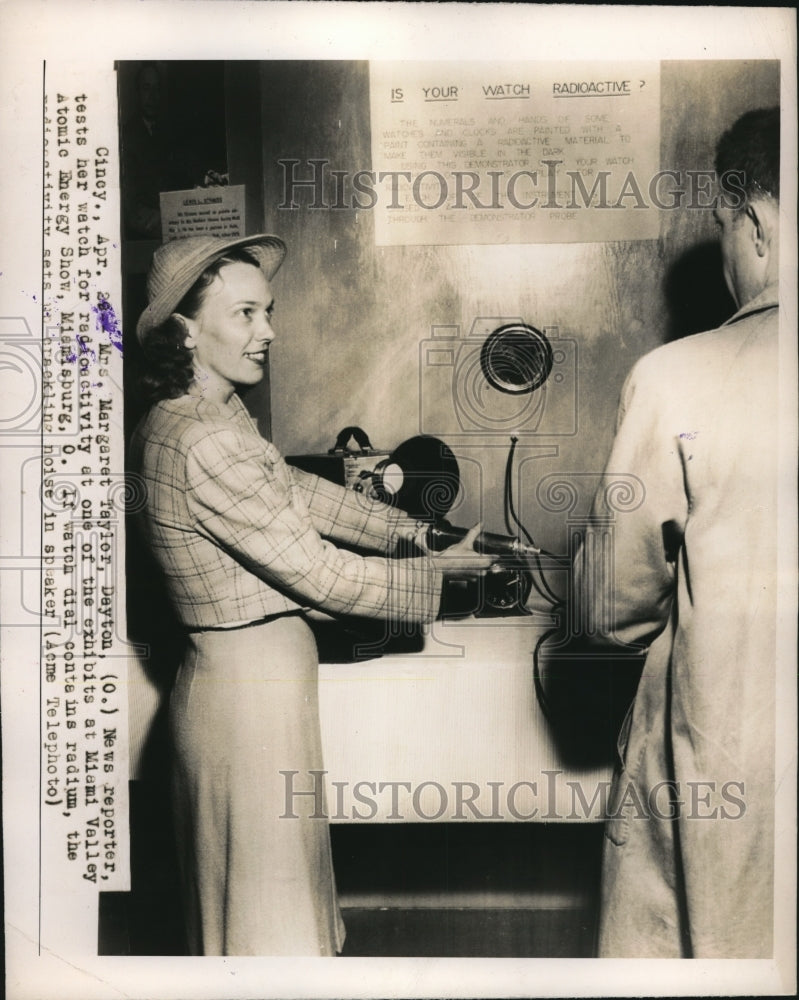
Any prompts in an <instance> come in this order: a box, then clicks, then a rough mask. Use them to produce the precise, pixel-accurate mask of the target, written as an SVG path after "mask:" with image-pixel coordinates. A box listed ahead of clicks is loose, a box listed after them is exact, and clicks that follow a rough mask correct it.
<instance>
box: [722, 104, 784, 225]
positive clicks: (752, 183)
mask: <svg viewBox="0 0 799 1000" xmlns="http://www.w3.org/2000/svg"><path fill="white" fill-rule="evenodd" d="M729 173H734V174H736V175H737V180H738V182H737V183H735V184H734V185H732V187H733V189H734V190H735V191H737V192H739V193H740V192H741V191H743V193H744V194H745V195H746V201H749V200H751V199H752V198H757V197H759V196H763V195H770V196H771V197H772V198H774V199H776V200H777V201H779V197H780V109H779V108H778V107H776V108H760V109H758V110H757V111H747V112H746V114H744V115H741V117H740V118H739V119H738V120H737V121H736V122H735V124H734V125H733V126H732V127H731V128H729V129H728V130H727V131H726V132H725V133H724V134H723V135H722V137H721V139H719V143H718V146H717V148H716V174H717V176H718V177H719V178H720V179H721V184H722V186H723V187H726V185H725V184H724V180H723V178H724V176H725V175H726V174H729ZM743 204H744V203H743V202H742V201H739V205H738V207H741V208H742V207H743Z"/></svg>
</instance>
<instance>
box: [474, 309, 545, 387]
mask: <svg viewBox="0 0 799 1000" xmlns="http://www.w3.org/2000/svg"><path fill="white" fill-rule="evenodd" d="M480 367H481V368H482V370H483V375H485V377H486V380H487V381H488V383H489V384H490V385H492V386H493V387H494V388H495V389H499V390H500V392H508V393H512V394H514V395H519V394H521V393H525V392H535V390H536V389H540V388H541V386H542V385H543V384H544V382H546V380H547V379H548V378H549V373H550V372H551V371H552V346H551V345H550V343H549V341H548V340H547V338H546V335H545V334H544V333H542V332H541V331H540V330H536V328H535V327H534V326H530V325H529V324H527V323H508V324H507V325H505V326H501V327H499V328H498V329H497V330H494V332H493V333H492V334H490V335H489V336H488V337H487V338H486V340H485V342H484V344H483V346H482V348H481V351H480Z"/></svg>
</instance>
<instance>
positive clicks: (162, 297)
mask: <svg viewBox="0 0 799 1000" xmlns="http://www.w3.org/2000/svg"><path fill="white" fill-rule="evenodd" d="M240 249H242V250H252V251H254V255H255V256H256V257H257V259H258V262H259V267H260V268H261V270H262V271H263V272H264V274H265V276H266V279H267V281H271V280H272V278H273V277H274V276H275V274H277V271H278V269H279V268H280V265H281V264H282V263H283V259H284V258H285V256H286V244H285V243H284V242H283V240H281V239H280V237H278V236H271V235H264V234H260V235H258V236H243V237H239V238H238V239H234V240H225V241H220V242H219V243H218V244H216V245H215V246H214V247H213V248H212V249H208V248H203V249H202V250H201V251H197V252H195V253H194V254H191V255H189V257H188V258H187V259H186V260H185V261H184V262H183V264H182V265H181V267H180V270H179V272H178V273H177V274H176V275H175V277H174V278H173V280H172V281H171V282H170V283H169V284H168V285H167V287H166V288H164V289H162V291H161V292H159V294H158V295H156V297H155V298H154V299H153V300H152V302H150V304H149V305H148V306H147V308H146V309H145V310H144V312H143V313H142V314H141V316H140V317H139V322H138V323H137V324H136V336H137V337H138V338H139V343H143V341H144V338H145V337H146V336H147V334H148V333H149V332H150V331H151V330H154V329H155V328H156V327H157V326H160V325H161V324H162V323H164V322H166V320H168V319H169V317H170V316H171V315H172V313H173V312H174V311H175V309H176V308H177V306H178V304H179V303H180V300H181V299H182V298H183V296H184V295H185V294H186V292H188V290H189V289H190V288H191V286H192V285H193V284H194V282H195V281H196V280H197V279H198V278H199V277H200V275H201V274H202V273H203V271H204V270H205V269H206V268H207V267H209V266H210V265H211V264H213V263H214V261H216V260H219V258H220V257H224V256H225V254H226V253H230V251H231V250H240Z"/></svg>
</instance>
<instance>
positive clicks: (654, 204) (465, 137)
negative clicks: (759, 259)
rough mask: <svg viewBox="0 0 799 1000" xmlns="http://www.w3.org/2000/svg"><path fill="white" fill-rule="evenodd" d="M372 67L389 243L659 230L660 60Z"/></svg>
mask: <svg viewBox="0 0 799 1000" xmlns="http://www.w3.org/2000/svg"><path fill="white" fill-rule="evenodd" d="M370 81H371V119H372V167H373V170H372V177H371V178H361V179H360V182H359V183H360V187H361V188H362V189H363V188H367V190H366V191H365V193H364V196H365V197H368V198H369V199H372V200H373V204H372V205H371V206H369V207H373V208H374V212H375V239H376V243H377V245H378V246H397V245H404V246H407V245H413V244H473V243H580V242H606V241H608V240H634V239H653V238H656V237H657V235H658V229H659V208H661V207H666V206H667V198H668V195H667V189H668V183H667V182H668V178H667V177H661V176H660V175H659V170H660V163H659V149H660V69H659V64H658V63H638V62H629V63H628V62H624V63H503V64H502V66H501V68H500V67H499V66H498V65H496V64H493V63H487V62H481V63H475V62H469V63H382V62H374V63H371V64H370ZM366 182H371V184H367V183H366ZM364 207H366V206H364Z"/></svg>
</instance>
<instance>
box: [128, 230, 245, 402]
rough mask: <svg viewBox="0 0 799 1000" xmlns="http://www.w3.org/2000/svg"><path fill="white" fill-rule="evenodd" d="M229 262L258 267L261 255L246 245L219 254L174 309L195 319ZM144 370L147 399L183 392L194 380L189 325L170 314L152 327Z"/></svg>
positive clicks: (146, 338)
mask: <svg viewBox="0 0 799 1000" xmlns="http://www.w3.org/2000/svg"><path fill="white" fill-rule="evenodd" d="M226 264H252V265H253V267H259V266H260V265H259V263H258V258H257V257H255V255H254V254H252V253H249V252H248V250H247V249H246V247H245V248H243V249H241V248H239V249H235V250H231V251H230V252H228V253H226V254H225V255H224V256H222V257H219V258H218V259H217V260H215V261H213V263H211V264H209V265H208V267H206V269H205V270H204V271H203V272H202V274H201V275H200V277H199V278H198V279H197V280H196V281H195V282H194V284H193V285H192V286H191V288H190V289H189V290H188V292H186V294H185V295H184V296H183V298H182V299H181V300H180V302H179V303H178V304H177V306H176V307H175V313H179V314H180V315H181V316H187V317H188V318H189V319H195V318H196V316H197V314H198V313H199V311H200V309H201V307H202V304H203V300H204V299H205V293H206V290H207V289H208V287H209V286H210V285H211V283H212V282H213V280H214V278H216V276H217V275H218V274H219V272H220V271H221V270H222V268H223V267H224V266H225V265H226ZM142 349H143V352H144V371H143V372H142V375H141V386H142V390H143V392H144V395H145V397H146V398H147V402H148V403H149V404H150V405H152V404H153V403H157V402H158V401H159V400H161V399H177V398H178V396H184V395H185V394H186V393H187V392H188V390H189V386H190V385H191V383H192V382H193V381H194V364H193V360H192V352H191V350H190V349H189V348H188V347H186V328H185V326H184V325H183V324H182V323H181V322H180V320H178V319H176V318H175V315H174V313H173V315H171V316H170V317H169V318H168V319H166V320H165V321H164V322H163V323H161V324H160V326H156V327H154V328H153V329H152V330H150V331H149V333H148V334H147V336H146V337H145V339H144V343H143V344H142Z"/></svg>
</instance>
